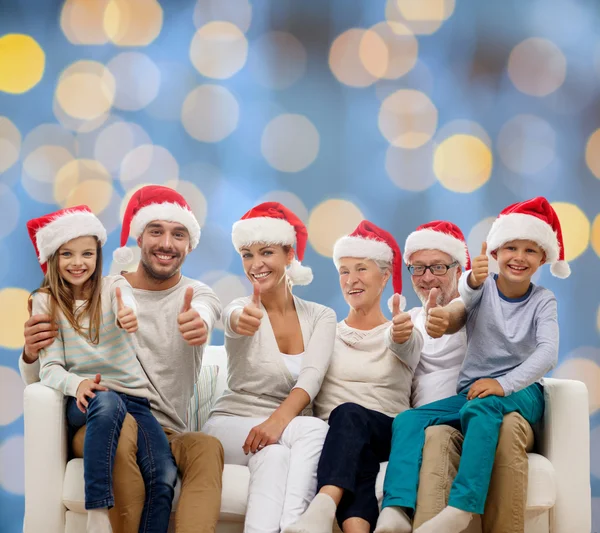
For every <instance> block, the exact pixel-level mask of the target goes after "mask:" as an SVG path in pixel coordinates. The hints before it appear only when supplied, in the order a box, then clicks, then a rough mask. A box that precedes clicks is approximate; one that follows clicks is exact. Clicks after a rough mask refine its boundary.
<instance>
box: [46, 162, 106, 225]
mask: <svg viewBox="0 0 600 533" xmlns="http://www.w3.org/2000/svg"><path fill="white" fill-rule="evenodd" d="M112 193H113V185H112V178H111V176H110V174H109V173H108V171H107V170H106V169H105V168H104V167H103V166H102V164H101V163H99V162H98V161H94V160H92V159H75V160H73V161H69V162H68V163H67V164H66V165H65V166H64V167H62V168H61V169H60V170H59V171H58V174H57V175H56V181H55V183H54V199H55V201H56V203H57V204H58V205H60V206H61V207H73V206H76V205H81V204H85V205H88V206H89V208H90V209H91V210H92V212H93V213H95V214H99V213H101V212H102V211H103V210H104V209H105V208H106V207H107V206H108V204H109V202H110V199H111V196H112Z"/></svg>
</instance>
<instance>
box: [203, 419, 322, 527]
mask: <svg viewBox="0 0 600 533" xmlns="http://www.w3.org/2000/svg"><path fill="white" fill-rule="evenodd" d="M265 420H266V419H265V418H245V417H237V416H217V417H213V418H210V419H209V420H208V422H207V423H206V424H204V427H203V428H202V431H203V432H204V433H207V434H208V435H212V436H213V437H216V438H217V439H219V440H220V441H221V444H223V449H224V450H225V463H226V464H237V465H244V466H246V465H247V466H248V468H249V470H250V486H249V488H248V505H247V508H246V521H245V524H244V532H245V533H279V532H280V531H281V530H283V529H284V528H285V527H287V526H288V525H290V524H292V523H293V522H295V521H296V520H297V519H298V518H299V517H300V515H301V514H302V513H303V512H304V511H306V508H307V507H308V504H309V503H310V502H311V501H312V499H313V498H314V496H315V493H316V492H317V466H318V464H319V457H320V456H321V450H322V449H323V443H324V442H325V437H326V436H327V431H328V429H329V426H328V425H327V423H326V422H323V421H322V420H320V419H319V418H314V417H312V416H297V417H296V418H294V419H293V420H292V421H291V422H290V423H289V425H288V427H287V428H285V431H284V432H283V434H282V435H281V438H280V439H279V442H278V443H277V444H271V445H269V446H266V447H265V448H263V449H262V450H261V451H259V452H257V453H255V454H252V453H249V454H248V455H245V454H244V450H242V446H243V444H244V442H245V441H246V438H247V437H248V433H250V430H251V429H252V428H253V427H254V426H257V425H259V424H261V423H262V422H264V421H265Z"/></svg>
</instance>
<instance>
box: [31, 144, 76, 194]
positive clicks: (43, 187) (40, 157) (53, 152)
mask: <svg viewBox="0 0 600 533" xmlns="http://www.w3.org/2000/svg"><path fill="white" fill-rule="evenodd" d="M73 159H74V158H73V154H72V153H71V152H70V151H69V150H67V149H66V148H64V147H63V146H52V145H49V146H40V147H38V148H35V149H34V150H32V151H31V153H29V155H27V157H25V159H24V160H23V175H22V183H23V187H24V189H25V190H26V191H27V194H29V196H31V198H33V199H34V200H37V201H38V202H42V203H46V204H53V203H54V181H55V179H56V175H57V174H58V172H59V170H60V169H61V168H63V167H64V166H65V165H66V164H67V163H69V162H70V161H72V160H73Z"/></svg>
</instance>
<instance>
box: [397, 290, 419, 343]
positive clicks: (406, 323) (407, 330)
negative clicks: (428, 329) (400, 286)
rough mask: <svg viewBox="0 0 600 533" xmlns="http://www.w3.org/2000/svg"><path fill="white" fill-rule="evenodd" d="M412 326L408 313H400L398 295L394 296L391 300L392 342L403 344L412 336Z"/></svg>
mask: <svg viewBox="0 0 600 533" xmlns="http://www.w3.org/2000/svg"><path fill="white" fill-rule="evenodd" d="M413 328H414V325H413V323H412V319H411V318H410V315H409V314H408V313H404V312H403V311H400V295H399V294H394V296H393V299H392V341H393V342H394V343H395V344H404V343H405V342H406V341H407V340H408V339H410V336H411V335H412V331H413Z"/></svg>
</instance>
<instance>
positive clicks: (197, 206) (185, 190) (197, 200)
mask: <svg viewBox="0 0 600 533" xmlns="http://www.w3.org/2000/svg"><path fill="white" fill-rule="evenodd" d="M165 187H170V188H171V189H175V190H176V191H177V192H179V193H180V194H181V196H183V197H184V198H185V201H186V202H187V203H188V205H189V206H190V209H191V210H192V213H194V216H195V217H196V219H197V220H198V224H200V227H202V226H203V225H204V222H205V221H206V214H207V207H208V206H207V202H206V198H205V197H204V194H202V191H201V190H200V189H199V188H198V187H197V186H196V185H194V184H193V183H192V182H191V181H184V180H179V181H168V182H167V183H165Z"/></svg>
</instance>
